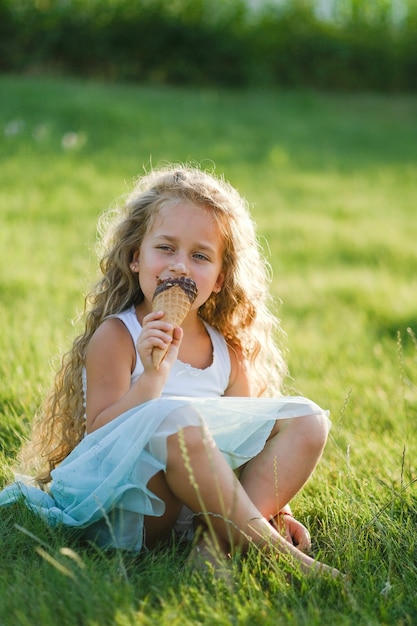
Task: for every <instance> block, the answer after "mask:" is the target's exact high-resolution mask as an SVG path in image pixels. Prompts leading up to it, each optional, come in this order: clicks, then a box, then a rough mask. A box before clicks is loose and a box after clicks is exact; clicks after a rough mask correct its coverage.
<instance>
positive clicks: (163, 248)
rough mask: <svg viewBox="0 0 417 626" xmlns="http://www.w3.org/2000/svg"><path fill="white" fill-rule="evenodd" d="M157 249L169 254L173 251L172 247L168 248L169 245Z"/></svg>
mask: <svg viewBox="0 0 417 626" xmlns="http://www.w3.org/2000/svg"><path fill="white" fill-rule="evenodd" d="M157 248H158V250H164V251H167V252H171V250H172V247H171V246H167V245H163V244H161V245H159V246H157Z"/></svg>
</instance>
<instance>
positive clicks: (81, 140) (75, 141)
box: [61, 132, 87, 150]
mask: <svg viewBox="0 0 417 626" xmlns="http://www.w3.org/2000/svg"><path fill="white" fill-rule="evenodd" d="M86 140H87V138H86V136H85V134H84V133H75V132H68V133H65V135H63V136H62V139H61V145H62V147H63V148H64V150H75V149H77V148H82V146H83V145H84V144H85V142H86Z"/></svg>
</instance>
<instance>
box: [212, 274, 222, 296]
mask: <svg viewBox="0 0 417 626" xmlns="http://www.w3.org/2000/svg"><path fill="white" fill-rule="evenodd" d="M224 278H225V276H224V272H220V274H219V275H218V277H217V280H216V284H215V285H214V287H213V293H220V291H221V289H222V287H223V283H224Z"/></svg>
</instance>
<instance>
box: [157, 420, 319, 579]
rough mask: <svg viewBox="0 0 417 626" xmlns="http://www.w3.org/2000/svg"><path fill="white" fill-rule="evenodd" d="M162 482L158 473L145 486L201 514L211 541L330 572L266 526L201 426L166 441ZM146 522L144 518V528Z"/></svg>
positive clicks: (177, 434)
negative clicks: (250, 548)
mask: <svg viewBox="0 0 417 626" xmlns="http://www.w3.org/2000/svg"><path fill="white" fill-rule="evenodd" d="M160 481H161V476H160V474H158V475H157V476H156V477H154V478H153V479H152V480H151V481H150V482H149V488H150V489H152V491H154V493H155V494H156V495H160V497H163V493H162V492H160V491H159V490H160V489H162V488H163V489H162V490H163V491H164V492H165V495H166V493H167V492H166V488H168V490H169V492H170V494H172V500H170V502H178V501H180V502H183V503H184V504H186V505H187V506H188V507H189V508H190V509H191V510H192V511H194V512H195V513H201V512H203V514H204V513H205V519H206V523H207V525H208V527H209V528H211V529H212V531H213V534H214V536H215V537H214V539H215V538H216V537H217V538H218V539H219V543H220V546H221V547H222V546H224V545H233V546H240V547H242V548H243V549H245V548H247V547H248V546H249V544H250V543H254V544H256V545H258V546H259V547H261V548H265V549H269V550H273V551H275V550H277V551H278V552H281V553H284V554H287V555H290V556H292V557H294V558H295V559H296V560H297V561H299V563H300V565H301V567H302V569H303V570H305V571H308V570H310V569H311V568H323V569H324V568H326V569H329V570H330V569H331V568H327V566H324V565H322V564H320V563H317V562H315V561H314V560H313V559H311V558H310V557H308V556H307V555H305V554H303V553H302V552H300V551H299V550H297V548H295V547H294V546H292V545H290V544H289V543H288V542H287V541H286V540H285V539H284V538H283V537H281V535H280V534H279V533H278V532H277V530H275V529H274V528H273V527H272V526H271V525H270V524H269V523H268V520H267V519H266V518H265V517H264V516H263V515H262V513H261V512H260V511H259V510H258V508H257V507H256V506H255V504H254V503H253V502H252V500H251V499H250V497H249V495H248V493H247V492H246V491H245V489H244V488H243V486H242V484H241V483H240V482H239V481H238V480H237V478H236V476H235V474H234V473H233V471H232V470H231V468H230V467H229V465H228V464H227V462H226V460H225V458H224V457H223V455H222V454H221V452H220V451H219V450H218V448H217V447H216V445H215V443H214V441H213V439H212V438H211V436H210V434H209V433H208V432H206V431H203V430H202V428H200V427H196V426H189V427H187V428H184V430H182V431H180V432H179V433H176V434H174V435H171V436H169V437H168V438H167V467H166V472H165V476H164V481H163V482H164V484H163V485H162V484H161V482H160ZM165 483H166V484H165ZM170 498H171V495H170ZM165 501H166V502H167V500H166V499H165ZM167 509H168V506H167ZM149 520H150V518H147V519H146V520H145V527H146V529H147V530H148V528H149V526H150V524H149Z"/></svg>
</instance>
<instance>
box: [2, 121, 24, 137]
mask: <svg viewBox="0 0 417 626" xmlns="http://www.w3.org/2000/svg"><path fill="white" fill-rule="evenodd" d="M24 128H25V122H24V121H23V120H11V121H10V122H9V123H8V124H6V126H5V127H4V134H5V135H6V137H14V136H15V135H19V134H20V133H21V132H22V131H23V129H24Z"/></svg>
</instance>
